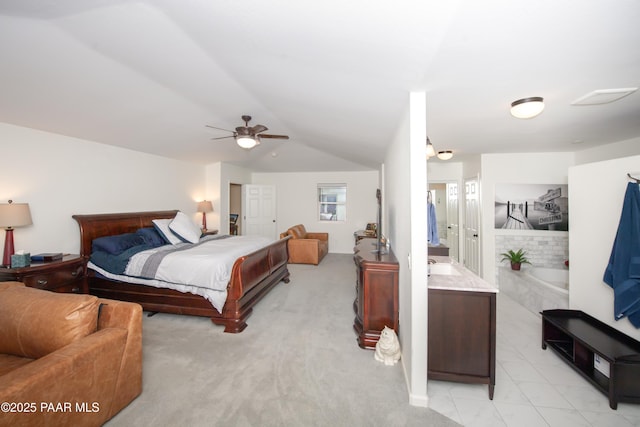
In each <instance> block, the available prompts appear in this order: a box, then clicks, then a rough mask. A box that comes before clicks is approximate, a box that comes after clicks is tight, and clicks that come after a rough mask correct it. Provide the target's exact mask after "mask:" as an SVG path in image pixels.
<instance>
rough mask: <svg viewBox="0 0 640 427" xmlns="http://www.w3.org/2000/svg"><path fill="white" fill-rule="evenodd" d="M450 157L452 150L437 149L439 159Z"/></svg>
mask: <svg viewBox="0 0 640 427" xmlns="http://www.w3.org/2000/svg"><path fill="white" fill-rule="evenodd" d="M452 157H453V151H451V150H443V151H438V158H439V159H440V160H449V159H450V158H452Z"/></svg>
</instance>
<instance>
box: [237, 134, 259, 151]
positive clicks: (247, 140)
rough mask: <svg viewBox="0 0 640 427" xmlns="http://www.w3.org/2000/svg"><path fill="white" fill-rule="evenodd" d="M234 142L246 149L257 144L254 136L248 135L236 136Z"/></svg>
mask: <svg viewBox="0 0 640 427" xmlns="http://www.w3.org/2000/svg"><path fill="white" fill-rule="evenodd" d="M236 142H237V143H238V145H239V146H240V147H242V148H245V149H247V150H248V149H250V148H253V147H255V146H256V145H258V142H257V141H256V140H255V139H254V138H251V137H250V136H239V137H237V138H236Z"/></svg>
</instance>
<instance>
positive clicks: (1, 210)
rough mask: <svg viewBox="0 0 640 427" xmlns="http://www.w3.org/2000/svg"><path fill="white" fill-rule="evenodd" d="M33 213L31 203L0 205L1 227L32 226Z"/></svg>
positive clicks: (10, 201)
mask: <svg viewBox="0 0 640 427" xmlns="http://www.w3.org/2000/svg"><path fill="white" fill-rule="evenodd" d="M31 224H33V222H31V211H30V210H29V203H13V200H9V203H2V204H0V227H3V228H9V227H23V226H25V225H31Z"/></svg>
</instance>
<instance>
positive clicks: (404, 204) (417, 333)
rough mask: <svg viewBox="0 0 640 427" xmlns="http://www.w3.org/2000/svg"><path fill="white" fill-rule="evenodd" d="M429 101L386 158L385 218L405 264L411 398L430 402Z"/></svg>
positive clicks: (405, 349) (403, 311)
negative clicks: (427, 121) (428, 265)
mask: <svg viewBox="0 0 640 427" xmlns="http://www.w3.org/2000/svg"><path fill="white" fill-rule="evenodd" d="M426 139H427V138H426V100H425V94H424V93H411V95H410V98H409V109H408V112H407V114H406V115H405V117H404V119H403V121H402V122H401V124H400V126H399V128H398V131H397V133H396V135H395V137H394V139H393V141H392V143H391V145H390V147H389V149H388V150H387V153H386V156H385V163H384V175H385V176H384V180H385V182H384V186H383V187H384V194H383V196H382V197H383V203H384V206H385V211H384V218H385V220H384V222H385V228H386V230H387V236H388V237H389V239H390V241H391V249H392V251H393V253H394V255H395V256H396V258H397V260H398V263H399V266H400V272H399V299H400V301H399V308H400V334H399V337H400V343H401V346H402V364H403V367H404V369H405V375H406V380H407V385H408V388H409V402H410V403H411V404H412V405H415V406H427V403H428V399H427V264H426V258H427V224H426V217H427V213H426V206H427V198H426V188H427V184H426V183H427V173H426V164H425V162H424V159H425V158H426V145H425V141H426Z"/></svg>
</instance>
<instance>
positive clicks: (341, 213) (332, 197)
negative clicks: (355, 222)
mask: <svg viewBox="0 0 640 427" xmlns="http://www.w3.org/2000/svg"><path fill="white" fill-rule="evenodd" d="M318 212H319V217H320V221H346V220H347V185H346V184H318Z"/></svg>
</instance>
